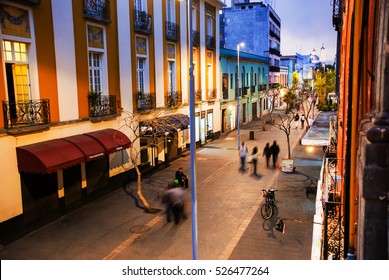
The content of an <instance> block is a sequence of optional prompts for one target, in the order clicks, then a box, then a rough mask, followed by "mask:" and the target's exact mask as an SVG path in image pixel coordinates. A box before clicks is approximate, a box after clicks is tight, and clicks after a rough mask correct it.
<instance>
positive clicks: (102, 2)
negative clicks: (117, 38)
mask: <svg viewBox="0 0 389 280" xmlns="http://www.w3.org/2000/svg"><path fill="white" fill-rule="evenodd" d="M83 6H84V17H86V18H92V19H95V20H100V21H104V22H111V16H110V2H109V0H84V2H83Z"/></svg>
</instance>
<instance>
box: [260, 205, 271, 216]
mask: <svg viewBox="0 0 389 280" xmlns="http://www.w3.org/2000/svg"><path fill="white" fill-rule="evenodd" d="M261 215H262V218H264V219H265V220H269V219H270V217H271V216H272V215H273V207H271V206H270V205H269V204H267V203H265V204H263V205H262V207H261Z"/></svg>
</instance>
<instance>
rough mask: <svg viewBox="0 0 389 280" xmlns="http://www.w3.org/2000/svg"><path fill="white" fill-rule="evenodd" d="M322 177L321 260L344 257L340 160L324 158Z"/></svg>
mask: <svg viewBox="0 0 389 280" xmlns="http://www.w3.org/2000/svg"><path fill="white" fill-rule="evenodd" d="M324 164H325V166H324V176H323V188H322V189H323V194H322V195H323V207H324V217H323V219H324V220H323V248H322V249H323V251H322V253H323V254H322V255H323V259H337V260H339V259H341V258H342V257H343V256H344V203H343V202H342V189H341V184H340V179H341V177H340V176H339V174H338V165H341V164H342V160H341V159H337V158H326V159H325V163H324Z"/></svg>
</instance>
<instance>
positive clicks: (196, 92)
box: [195, 90, 202, 103]
mask: <svg viewBox="0 0 389 280" xmlns="http://www.w3.org/2000/svg"><path fill="white" fill-rule="evenodd" d="M201 95H202V93H201V90H196V91H195V102H196V103H199V102H201V101H202V97H201Z"/></svg>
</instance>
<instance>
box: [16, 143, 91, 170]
mask: <svg viewBox="0 0 389 280" xmlns="http://www.w3.org/2000/svg"><path fill="white" fill-rule="evenodd" d="M16 154H17V159H18V168H19V172H29V173H44V174H46V173H52V172H55V171H57V170H60V169H64V168H68V167H70V166H73V165H77V164H80V163H81V162H83V161H85V156H84V154H83V153H82V152H81V151H80V149H78V148H77V147H76V146H74V145H73V144H72V143H70V142H68V141H65V140H62V139H55V140H49V141H45V142H40V143H37V144H32V145H27V146H22V147H17V148H16Z"/></svg>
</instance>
